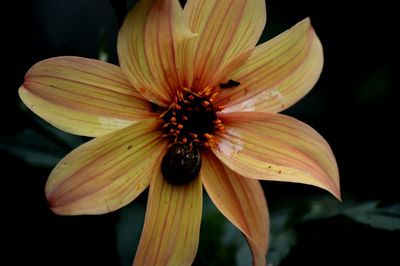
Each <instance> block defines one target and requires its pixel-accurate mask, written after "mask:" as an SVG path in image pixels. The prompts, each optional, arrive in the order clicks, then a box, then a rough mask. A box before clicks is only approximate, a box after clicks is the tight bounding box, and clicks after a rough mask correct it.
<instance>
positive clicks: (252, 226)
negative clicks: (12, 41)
mask: <svg viewBox="0 0 400 266" xmlns="http://www.w3.org/2000/svg"><path fill="white" fill-rule="evenodd" d="M265 20H266V9H265V2H264V0H219V1H211V0H209V1H201V0H188V1H187V4H186V5H185V7H184V8H183V9H182V8H181V6H180V5H179V2H178V0H142V1H140V2H139V3H137V4H136V5H135V7H134V8H133V10H132V11H131V12H130V13H129V14H128V16H127V18H126V19H125V22H124V24H123V26H122V28H121V30H120V33H119V36H118V56H119V61H120V67H118V66H114V65H111V64H108V63H105V62H101V61H98V60H92V59H86V58H80V57H56V58H51V59H48V60H44V61H41V62H39V63H37V64H36V65H34V66H33V67H32V68H31V69H30V70H29V71H28V72H27V74H26V76H25V81H24V83H23V85H22V86H21V87H20V88H19V95H20V97H21V99H22V101H23V102H24V103H25V104H26V106H28V107H29V108H30V109H31V110H32V111H33V112H35V113H36V114H37V115H39V116H40V117H42V118H43V119H44V120H46V121H47V122H49V123H51V124H53V125H54V126H56V127H58V128H59V129H61V130H64V131H66V132H69V133H72V134H77V135H84V136H90V137H96V138H94V139H93V140H91V141H89V142H87V143H85V144H83V145H81V146H80V147H78V148H77V149H75V150H73V151H72V152H71V153H69V154H68V155H67V156H65V157H64V158H63V159H62V160H61V161H60V162H59V163H58V164H57V166H56V167H55V168H54V170H53V171H52V172H51V174H50V176H49V179H48V181H47V184H46V197H47V199H48V202H49V205H50V208H51V209H52V210H53V211H54V212H55V213H57V214H62V215H78V214H102V213H107V212H111V211H114V210H116V209H118V208H121V207H122V206H124V205H126V204H128V203H129V202H131V201H132V200H134V199H135V198H136V197H137V196H138V195H139V194H140V193H141V192H143V190H145V189H146V188H147V187H149V197H148V205H147V210H146V217H145V225H144V228H143V232H142V236H141V239H140V243H139V247H138V249H137V253H136V257H135V261H134V264H135V265H142V264H146V265H164V264H172V265H190V264H191V263H192V262H193V259H194V257H195V254H196V251H197V246H198V240H199V231H200V220H201V212H202V188H203V185H204V188H205V190H206V191H207V193H208V195H209V196H210V198H211V200H212V201H213V202H214V204H215V205H216V207H217V208H218V209H219V210H220V211H221V212H222V214H224V215H225V217H226V218H227V219H229V220H230V221H231V222H232V223H233V224H234V225H235V226H236V227H237V228H238V229H239V230H241V231H242V232H243V234H244V236H245V237H246V239H247V240H248V243H249V245H250V248H251V251H252V254H253V261H254V265H265V264H266V261H265V256H266V252H267V247H268V222H269V220H268V210H267V204H266V201H265V197H264V194H263V191H262V188H261V186H260V183H259V181H258V180H277V181H288V182H298V183H304V184H311V185H314V186H318V187H321V188H324V189H326V190H328V191H329V192H331V193H332V194H333V195H334V196H336V197H337V198H340V192H339V177H338V169H337V165H336V162H335V158H334V156H333V154H332V151H331V149H330V147H329V145H328V144H327V142H326V141H325V140H324V139H323V138H322V137H321V136H320V135H319V134H318V133H317V132H316V131H314V130H313V129H312V128H311V127H309V126H307V125H306V124H304V123H302V122H300V121H298V120H296V119H294V118H291V117H288V116H286V115H282V114H278V112H280V111H282V110H284V109H286V108H288V107H289V106H291V105H293V104H294V103H295V102H297V101H298V100H299V99H301V98H302V97H303V96H304V95H305V94H307V92H308V91H309V90H310V89H311V88H312V87H313V86H314V84H315V83H316V81H317V79H318V77H319V75H320V72H321V69H322V65H323V53H322V46H321V44H320V41H319V40H318V37H317V35H316V34H315V32H314V30H313V28H312V26H311V24H310V20H309V19H308V18H307V19H304V20H303V21H301V22H299V23H298V24H296V25H295V26H294V27H292V28H291V29H289V30H288V31H286V32H284V33H282V34H281V35H279V36H277V37H276V38H274V39H272V40H270V41H268V42H266V43H263V44H261V45H258V46H256V43H257V41H258V39H259V37H260V35H261V33H262V31H263V29H264V25H265Z"/></svg>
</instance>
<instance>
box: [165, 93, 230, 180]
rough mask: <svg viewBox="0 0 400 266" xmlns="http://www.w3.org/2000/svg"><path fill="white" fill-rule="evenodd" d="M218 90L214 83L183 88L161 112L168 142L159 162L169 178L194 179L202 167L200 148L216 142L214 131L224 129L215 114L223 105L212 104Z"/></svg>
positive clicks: (166, 177)
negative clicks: (194, 88)
mask: <svg viewBox="0 0 400 266" xmlns="http://www.w3.org/2000/svg"><path fill="white" fill-rule="evenodd" d="M217 93H218V92H215V89H214V88H213V87H206V88H205V89H204V90H202V91H201V92H198V93H196V92H192V91H191V90H189V89H186V88H185V89H183V90H182V91H181V92H179V93H178V95H177V96H176V97H175V101H174V102H173V103H172V104H171V106H170V107H169V108H168V109H167V110H166V111H165V112H164V113H162V114H161V116H160V118H162V119H163V120H164V121H165V123H164V125H163V131H164V137H166V138H168V140H169V142H170V146H169V149H168V151H167V153H166V155H165V156H164V158H163V161H162V164H161V170H162V173H163V175H164V178H165V179H166V180H167V181H168V182H170V183H172V184H186V183H189V182H190V181H191V180H193V179H195V178H196V177H197V175H198V174H199V171H200V167H201V158H200V152H199V149H201V148H203V147H206V148H208V147H210V146H214V145H216V143H215V140H214V136H213V133H214V131H215V130H224V126H223V124H222V122H221V120H219V119H218V118H217V115H216V112H217V111H221V110H222V109H223V107H222V106H214V105H213V101H214V99H215V97H216V95H217Z"/></svg>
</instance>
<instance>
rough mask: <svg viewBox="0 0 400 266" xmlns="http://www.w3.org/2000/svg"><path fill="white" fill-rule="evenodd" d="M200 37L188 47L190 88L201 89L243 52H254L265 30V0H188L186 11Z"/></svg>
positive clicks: (193, 29) (190, 22)
mask: <svg viewBox="0 0 400 266" xmlns="http://www.w3.org/2000/svg"><path fill="white" fill-rule="evenodd" d="M184 12H185V15H186V17H187V18H188V21H189V26H190V29H191V30H192V31H193V32H194V33H196V34H197V35H198V37H197V38H195V39H193V40H192V41H191V42H190V43H189V44H188V47H187V51H188V52H187V55H186V57H185V58H186V59H187V61H186V65H185V69H189V72H190V71H191V70H190V69H193V70H194V77H193V81H192V82H191V81H189V84H188V85H187V86H191V87H192V88H198V89H202V88H203V87H205V86H207V85H210V82H211V79H212V76H213V75H214V74H215V73H216V72H217V71H218V70H220V69H222V67H223V66H224V65H226V64H227V63H228V62H230V61H231V60H232V59H233V58H234V57H236V56H237V55H239V54H240V53H242V52H243V51H245V50H247V49H250V48H253V47H254V46H255V45H256V43H257V41H258V39H259V38H260V36H261V33H262V31H263V29H264V26H265V21H266V9H265V0H207V1H198V0H188V2H187V3H186V5H185V9H184Z"/></svg>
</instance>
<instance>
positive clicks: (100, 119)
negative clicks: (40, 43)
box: [19, 57, 157, 137]
mask: <svg viewBox="0 0 400 266" xmlns="http://www.w3.org/2000/svg"><path fill="white" fill-rule="evenodd" d="M19 95H20V97H21V99H22V101H23V102H24V103H25V105H26V106H27V107H28V108H30V109H31V110H32V111H33V112H34V113H36V114H37V115H39V116H40V117H41V118H43V119H44V120H46V121H47V122H49V123H51V124H53V125H54V126H56V127H57V128H59V129H61V130H64V131H67V132H69V133H73V134H77V135H84V136H93V137H94V136H100V135H103V134H106V133H109V132H112V131H114V130H117V129H120V128H123V127H126V126H128V125H131V124H134V123H136V122H138V121H140V120H143V119H145V118H149V117H155V116H156V115H157V114H156V113H153V112H151V104H150V103H149V102H147V101H146V100H145V99H144V98H143V97H142V96H141V95H140V94H139V93H138V92H137V91H136V90H135V89H133V88H132V87H131V85H130V84H129V82H128V81H127V80H126V78H125V76H124V75H123V74H122V72H121V70H120V68H119V67H117V66H114V65H111V64H108V63H105V62H102V61H98V60H93V59H87V58H80V57H55V58H51V59H47V60H44V61H41V62H39V63H37V64H35V65H34V66H33V67H32V68H31V69H30V70H29V71H28V72H27V73H26V75H25V81H24V84H23V85H22V86H21V87H20V88H19Z"/></svg>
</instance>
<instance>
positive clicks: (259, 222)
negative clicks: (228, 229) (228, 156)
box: [201, 152, 269, 265]
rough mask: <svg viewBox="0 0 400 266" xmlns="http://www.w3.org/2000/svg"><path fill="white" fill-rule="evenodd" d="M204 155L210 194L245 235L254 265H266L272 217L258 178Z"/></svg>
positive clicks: (205, 185)
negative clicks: (238, 171) (235, 170)
mask: <svg viewBox="0 0 400 266" xmlns="http://www.w3.org/2000/svg"><path fill="white" fill-rule="evenodd" d="M202 158H203V165H202V169H201V177H202V179H203V184H204V187H205V189H206V191H207V193H208V195H209V196H210V198H211V200H212V201H213V202H214V204H215V206H217V208H218V209H219V210H220V211H221V212H222V214H223V215H224V216H225V217H226V218H228V219H229V220H230V221H231V222H232V223H233V224H234V225H235V226H236V227H237V228H238V229H240V231H242V232H243V234H244V235H245V236H246V239H247V241H248V243H249V245H250V247H251V250H252V253H253V265H266V261H265V258H266V253H267V248H268V233H269V232H268V230H269V217H268V209H267V202H266V201H265V196H264V192H263V190H262V188H261V185H260V183H259V181H258V180H253V179H248V178H244V177H242V176H240V175H238V174H237V173H235V172H233V171H232V170H230V169H229V168H228V167H226V166H225V165H223V164H222V163H221V162H220V160H219V159H218V158H216V157H215V155H213V154H212V153H211V152H207V153H206V154H205V156H202Z"/></svg>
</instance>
